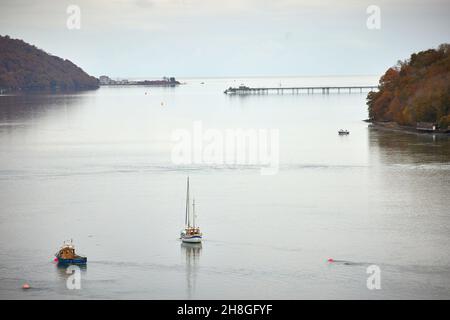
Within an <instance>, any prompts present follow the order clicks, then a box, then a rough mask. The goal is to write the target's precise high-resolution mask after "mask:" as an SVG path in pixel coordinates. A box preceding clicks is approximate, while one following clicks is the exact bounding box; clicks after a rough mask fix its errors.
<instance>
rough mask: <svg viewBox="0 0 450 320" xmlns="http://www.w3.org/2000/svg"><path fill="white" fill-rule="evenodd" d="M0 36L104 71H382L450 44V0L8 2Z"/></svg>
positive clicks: (131, 74) (4, 0)
mask: <svg viewBox="0 0 450 320" xmlns="http://www.w3.org/2000/svg"><path fill="white" fill-rule="evenodd" d="M70 5H76V6H77V8H79V12H80V15H79V19H78V20H76V21H79V22H80V23H79V29H78V28H68V26H67V22H68V20H70V21H72V22H73V21H74V20H71V19H72V18H73V17H74V16H73V11H70V12H69V13H68V11H67V10H68V8H69V6H70ZM372 5H375V6H377V7H378V8H379V13H380V14H379V19H377V15H376V14H375V15H374V11H373V10H369V13H368V12H367V10H368V8H369V6H372ZM369 9H370V8H369ZM374 19H376V20H374ZM368 20H369V22H371V23H370V24H369V26H370V28H369V27H368V25H367V21H368ZM374 21H375V22H374ZM377 21H379V25H378V24H377V23H376V22H377ZM70 25H71V26H72V27H73V26H74V24H73V23H72V24H70ZM374 26H375V28H374ZM377 26H379V28H376V27H377ZM0 35H9V36H10V37H12V38H19V39H23V40H24V41H26V42H28V43H31V44H33V45H36V46H37V47H38V48H41V49H43V50H45V51H46V52H49V53H51V54H54V55H57V56H60V57H62V58H65V59H69V60H71V61H72V62H74V63H75V64H77V65H78V66H80V67H81V68H82V69H83V70H85V71H86V72H88V73H89V74H91V75H94V76H96V77H98V76H100V75H103V74H105V75H109V76H111V77H114V78H116V77H121V78H142V77H162V76H175V77H238V76H242V77H243V76H325V75H380V74H382V73H383V72H384V71H385V70H386V69H387V68H389V67H390V66H393V65H395V64H396V62H397V61H398V60H404V59H406V58H408V57H409V56H410V54H411V53H413V52H416V51H420V50H425V49H428V48H434V47H437V46H438V45H439V44H441V43H444V42H447V43H448V42H450V0H428V1H423V0H420V1H419V0H409V1H408V0H390V1H385V0H382V1H381V0H370V1H365V0H340V1H332V0H322V1H320V0H319V1H312V0H310V1H304V0H226V1H224V0H39V1H37V0H0Z"/></svg>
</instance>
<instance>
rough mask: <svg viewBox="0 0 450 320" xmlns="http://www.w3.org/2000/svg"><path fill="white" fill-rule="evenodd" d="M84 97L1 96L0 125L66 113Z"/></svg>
mask: <svg viewBox="0 0 450 320" xmlns="http://www.w3.org/2000/svg"><path fill="white" fill-rule="evenodd" d="M85 98H86V96H84V95H82V94H80V95H75V94H74V95H50V94H49V95H38V94H24V95H11V96H2V97H1V99H0V125H8V124H11V125H12V124H15V123H17V122H20V123H22V122H25V121H32V120H35V119H37V118H40V117H44V116H46V115H49V114H51V113H55V112H67V111H68V109H67V108H70V107H71V106H74V105H76V104H79V103H81V102H82V100H83V99H85Z"/></svg>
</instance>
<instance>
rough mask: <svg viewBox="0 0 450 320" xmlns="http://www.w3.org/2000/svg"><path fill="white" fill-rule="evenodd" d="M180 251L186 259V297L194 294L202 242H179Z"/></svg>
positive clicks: (191, 296)
mask: <svg viewBox="0 0 450 320" xmlns="http://www.w3.org/2000/svg"><path fill="white" fill-rule="evenodd" d="M181 252H182V254H183V255H184V258H185V261H186V288H187V295H188V299H191V298H193V297H194V295H195V288H196V282H197V272H198V267H199V261H200V255H201V252H202V243H201V242H199V243H187V242H182V243H181Z"/></svg>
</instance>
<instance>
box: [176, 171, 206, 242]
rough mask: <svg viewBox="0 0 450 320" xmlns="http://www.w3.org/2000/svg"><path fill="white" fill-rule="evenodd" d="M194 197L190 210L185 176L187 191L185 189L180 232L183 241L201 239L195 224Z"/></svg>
mask: <svg viewBox="0 0 450 320" xmlns="http://www.w3.org/2000/svg"><path fill="white" fill-rule="evenodd" d="M196 217H197V216H196V214H195V199H193V200H192V212H191V202H190V198H189V177H188V178H187V191H186V215H185V220H184V230H182V231H181V233H180V239H181V241H183V242H190V243H198V242H201V241H202V233H201V231H200V228H199V227H198V226H196V225H195V218H196Z"/></svg>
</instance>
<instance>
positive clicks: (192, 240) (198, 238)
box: [181, 236, 202, 243]
mask: <svg viewBox="0 0 450 320" xmlns="http://www.w3.org/2000/svg"><path fill="white" fill-rule="evenodd" d="M181 241H183V242H187V243H199V242H202V237H201V236H192V237H181Z"/></svg>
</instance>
